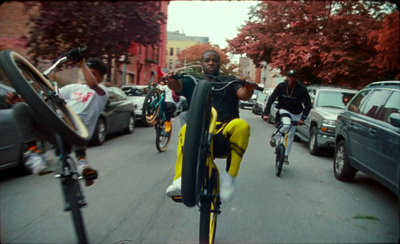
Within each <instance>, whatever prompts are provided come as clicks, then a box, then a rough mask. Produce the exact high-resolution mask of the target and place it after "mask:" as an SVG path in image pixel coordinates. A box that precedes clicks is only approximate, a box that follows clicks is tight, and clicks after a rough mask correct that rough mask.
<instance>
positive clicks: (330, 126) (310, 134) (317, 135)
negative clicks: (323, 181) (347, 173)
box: [295, 85, 358, 155]
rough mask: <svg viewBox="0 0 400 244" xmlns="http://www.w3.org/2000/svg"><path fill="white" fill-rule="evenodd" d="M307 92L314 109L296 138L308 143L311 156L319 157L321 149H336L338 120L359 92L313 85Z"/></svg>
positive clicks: (297, 131)
mask: <svg viewBox="0 0 400 244" xmlns="http://www.w3.org/2000/svg"><path fill="white" fill-rule="evenodd" d="M307 90H308V92H309V94H310V98H311V104H312V108H311V111H310V114H309V115H308V117H307V119H306V120H305V121H304V123H305V124H304V125H303V126H298V127H297V130H296V133H295V136H296V140H299V138H300V139H301V140H303V141H306V142H308V151H309V152H310V154H312V155H318V154H319V153H320V151H321V148H334V147H335V127H336V118H337V116H338V115H339V113H341V112H342V111H343V110H344V109H345V108H346V105H347V103H348V102H349V101H350V99H351V98H352V97H353V96H354V95H355V94H356V93H357V92H358V90H356V89H349V88H343V87H337V86H330V85H311V86H308V87H307Z"/></svg>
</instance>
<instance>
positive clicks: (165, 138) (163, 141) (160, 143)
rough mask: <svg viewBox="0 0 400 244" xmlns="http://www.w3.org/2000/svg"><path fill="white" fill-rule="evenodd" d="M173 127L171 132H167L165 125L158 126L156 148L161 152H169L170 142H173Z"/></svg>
mask: <svg viewBox="0 0 400 244" xmlns="http://www.w3.org/2000/svg"><path fill="white" fill-rule="evenodd" d="M171 134H172V127H171V131H170V132H165V126H164V125H162V126H161V125H157V126H156V148H157V150H158V151H159V152H165V150H167V148H168V145H169V142H170V141H171Z"/></svg>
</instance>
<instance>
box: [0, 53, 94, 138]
mask: <svg viewBox="0 0 400 244" xmlns="http://www.w3.org/2000/svg"><path fill="white" fill-rule="evenodd" d="M0 67H1V69H2V70H3V72H4V74H5V76H6V77H7V78H8V80H9V82H10V83H11V84H12V86H13V87H14V89H15V90H16V91H17V92H18V93H19V94H20V95H21V96H22V98H23V99H24V100H25V102H26V103H27V104H28V105H29V107H30V108H31V109H32V110H33V111H34V112H35V113H36V114H37V115H38V116H37V117H38V119H40V120H41V122H42V123H44V124H46V125H48V126H49V127H50V128H51V129H52V130H53V131H54V132H55V133H57V134H59V135H60V136H61V137H62V138H63V139H64V140H65V141H66V142H68V143H70V144H72V145H76V146H84V145H86V144H87V141H88V136H89V133H88V130H87V128H86V126H85V124H84V123H83V122H82V120H81V119H80V118H79V116H78V115H76V114H75V112H74V111H72V110H71V108H70V107H69V106H68V105H67V104H64V103H63V102H64V100H56V99H54V98H53V97H51V96H47V98H44V97H43V94H45V95H49V94H50V93H53V92H54V88H53V86H52V85H51V83H50V82H49V81H48V80H47V79H46V78H45V77H44V76H43V75H42V74H41V73H40V72H39V71H38V70H37V69H36V68H35V67H34V66H33V65H32V64H31V63H29V61H27V60H26V59H25V58H23V57H22V56H21V55H20V54H18V53H16V52H14V51H11V50H4V51H1V52H0ZM27 78H29V80H28V79H27ZM45 99H46V100H47V102H49V104H48V103H47V102H46V100H45ZM53 108H54V109H55V110H56V111H54V110H53ZM60 115H61V117H60Z"/></svg>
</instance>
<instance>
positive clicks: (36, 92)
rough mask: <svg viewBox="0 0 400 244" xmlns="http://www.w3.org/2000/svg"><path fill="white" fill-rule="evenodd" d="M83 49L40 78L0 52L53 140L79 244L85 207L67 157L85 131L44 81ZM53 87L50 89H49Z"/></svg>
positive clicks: (9, 74) (82, 238)
mask: <svg viewBox="0 0 400 244" xmlns="http://www.w3.org/2000/svg"><path fill="white" fill-rule="evenodd" d="M84 50H85V49H84V48H77V49H73V50H71V51H70V52H69V53H67V54H64V55H61V56H60V57H59V58H57V59H56V60H55V61H54V64H53V65H52V66H51V67H50V68H49V69H47V70H46V71H45V72H44V73H43V74H42V73H40V72H39V71H38V70H37V69H36V68H35V67H34V66H33V65H32V64H31V63H29V61H27V60H26V59H25V58H24V57H22V56H21V55H20V54H18V53H16V52H14V51H12V50H4V51H1V52H0V67H1V69H2V71H3V73H4V75H5V76H6V78H7V79H8V81H9V82H10V83H11V84H12V86H13V87H14V88H15V90H16V91H17V93H18V94H20V95H21V97H22V98H23V99H24V100H25V102H26V103H27V104H28V105H29V106H30V107H31V109H32V110H33V111H34V112H35V113H36V114H37V115H38V118H39V119H40V120H41V122H42V123H44V124H46V125H48V126H49V127H50V128H51V129H52V130H53V131H54V132H55V136H56V145H55V146H56V151H57V153H58V163H57V166H58V167H57V169H58V172H56V173H57V174H56V178H59V179H60V183H61V189H62V196H63V198H64V211H70V212H71V215H72V220H73V225H74V228H75V232H76V235H77V239H78V242H79V243H88V238H87V235H86V231H85V225H84V221H83V216H82V213H81V208H82V207H84V206H86V205H87V203H86V201H85V197H84V195H83V191H82V189H81V186H80V183H79V179H80V177H79V176H78V173H77V170H76V162H75V161H74V160H73V159H72V158H71V157H70V156H69V153H70V148H71V145H76V146H84V145H86V143H87V141H88V136H89V133H88V130H87V128H86V126H85V124H84V123H83V122H82V120H81V119H80V118H79V117H78V116H77V115H76V114H75V113H74V112H73V111H72V110H71V109H70V107H69V106H68V105H67V104H66V102H65V101H64V100H63V99H62V98H61V97H60V96H59V95H58V89H57V83H53V82H51V81H50V80H49V79H48V74H50V73H51V72H52V71H53V70H55V68H56V67H58V66H59V65H60V64H62V63H64V62H66V61H70V60H71V59H72V58H71V54H72V53H73V52H83V51H84ZM53 84H54V86H53ZM88 177H89V178H86V179H88V180H94V179H96V178H97V172H96V171H93V172H91V173H90V174H89V175H88Z"/></svg>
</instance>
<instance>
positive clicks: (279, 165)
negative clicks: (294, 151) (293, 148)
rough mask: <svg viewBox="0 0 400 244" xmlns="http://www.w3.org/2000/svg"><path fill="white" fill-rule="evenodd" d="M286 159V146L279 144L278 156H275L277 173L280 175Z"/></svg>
mask: <svg viewBox="0 0 400 244" xmlns="http://www.w3.org/2000/svg"><path fill="white" fill-rule="evenodd" d="M284 159H285V146H283V145H279V146H278V147H277V149H276V157H275V174H276V176H278V177H279V176H280V175H281V172H282V165H283V160H284Z"/></svg>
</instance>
